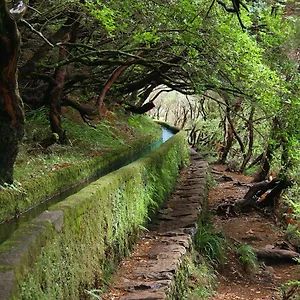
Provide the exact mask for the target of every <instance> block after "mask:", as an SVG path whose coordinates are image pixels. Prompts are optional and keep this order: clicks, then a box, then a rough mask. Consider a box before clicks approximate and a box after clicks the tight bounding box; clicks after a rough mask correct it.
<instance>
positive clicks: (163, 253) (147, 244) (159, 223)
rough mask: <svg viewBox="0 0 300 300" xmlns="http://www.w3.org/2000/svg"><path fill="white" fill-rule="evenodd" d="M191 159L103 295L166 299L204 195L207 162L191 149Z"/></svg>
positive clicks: (122, 298) (188, 241)
mask: <svg viewBox="0 0 300 300" xmlns="http://www.w3.org/2000/svg"><path fill="white" fill-rule="evenodd" d="M190 157H191V162H190V166H189V167H188V168H184V169H183V170H182V172H181V174H180V177H179V180H178V183H177V185H176V187H175V190H174V192H173V193H172V195H171V196H170V197H169V199H168V201H167V202H166V203H165V206H164V207H163V208H161V209H160V211H159V213H158V214H157V216H156V217H155V219H154V220H153V222H152V224H151V225H150V231H149V233H147V234H145V235H144V236H142V237H141V239H140V241H139V243H138V244H137V246H136V248H135V251H134V252H133V253H132V255H131V256H130V257H129V258H128V259H126V260H125V261H123V262H122V263H121V264H120V266H119V269H118V270H117V272H116V274H115V276H114V284H113V286H112V287H111V290H110V292H109V293H107V294H105V295H103V296H102V299H107V300H111V299H120V300H134V299H148V300H149V299H166V297H167V296H168V295H169V294H170V293H171V292H172V280H173V279H174V275H175V274H176V271H177V270H178V268H179V267H180V263H181V261H182V258H183V256H184V255H185V254H186V252H187V251H188V250H189V248H190V246H191V243H192V239H191V237H192V235H193V233H194V232H195V230H196V223H197V217H198V212H199V210H200V209H201V207H202V205H203V203H204V201H205V199H206V194H207V191H206V174H207V170H208V164H207V163H206V162H205V161H203V160H202V159H201V157H200V155H199V154H198V153H197V152H195V151H193V150H191V152H190Z"/></svg>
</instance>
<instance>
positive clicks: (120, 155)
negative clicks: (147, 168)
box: [0, 135, 159, 223]
mask: <svg viewBox="0 0 300 300" xmlns="http://www.w3.org/2000/svg"><path fill="white" fill-rule="evenodd" d="M158 138H159V136H150V135H149V136H145V137H143V139H141V140H138V141H136V142H134V143H131V144H130V145H127V146H124V148H123V149H118V150H117V151H115V152H114V151H112V152H111V153H109V154H106V155H105V157H103V156H99V157H94V158H92V159H89V160H86V161H83V162H79V163H78V164H73V165H70V166H68V167H65V168H61V169H57V170H55V171H53V172H51V173H50V174H49V175H48V176H40V177H37V178H34V179H31V180H28V181H26V182H24V183H23V184H22V187H21V188H20V189H5V190H2V191H0V223H1V222H3V221H5V220H8V219H10V218H12V217H13V216H15V215H18V214H19V213H21V212H24V211H27V210H28V209H30V208H31V207H34V206H36V205H37V204H38V203H40V202H41V201H44V200H45V199H48V198H50V197H52V196H53V195H55V194H59V193H60V192H62V191H65V190H67V189H68V188H70V187H71V186H74V184H76V183H77V184H78V183H80V182H82V181H84V180H86V179H87V178H90V177H93V176H94V175H95V174H96V173H97V172H98V171H99V169H104V168H106V167H107V166H108V165H110V164H112V163H113V162H115V161H118V160H122V159H125V158H126V157H129V156H131V155H133V154H135V153H138V152H139V151H140V150H141V149H143V148H145V147H147V146H148V145H150V144H151V143H153V142H155V141H156V140H157V139H158ZM41 187H42V188H41Z"/></svg>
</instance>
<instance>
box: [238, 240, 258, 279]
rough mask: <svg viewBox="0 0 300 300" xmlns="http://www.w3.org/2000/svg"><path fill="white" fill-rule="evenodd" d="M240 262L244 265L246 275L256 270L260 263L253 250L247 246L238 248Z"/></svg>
mask: <svg viewBox="0 0 300 300" xmlns="http://www.w3.org/2000/svg"><path fill="white" fill-rule="evenodd" d="M237 253H238V254H239V260H240V262H241V263H242V265H243V268H244V271H245V272H246V273H251V272H253V271H254V270H256V268H257V266H258V261H257V257H256V254H255V252H254V250H253V248H252V247H251V246H249V245H247V244H243V245H241V246H239V247H238V248H237Z"/></svg>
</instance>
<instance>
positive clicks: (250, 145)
mask: <svg viewBox="0 0 300 300" xmlns="http://www.w3.org/2000/svg"><path fill="white" fill-rule="evenodd" d="M254 111H255V108H254V106H252V107H251V111H250V116H249V121H248V129H249V142H248V151H247V153H246V154H245V155H244V159H243V163H242V165H241V168H240V172H244V170H245V168H246V166H247V164H248V162H249V161H250V159H251V157H252V150H253V143H254V126H253V116H254Z"/></svg>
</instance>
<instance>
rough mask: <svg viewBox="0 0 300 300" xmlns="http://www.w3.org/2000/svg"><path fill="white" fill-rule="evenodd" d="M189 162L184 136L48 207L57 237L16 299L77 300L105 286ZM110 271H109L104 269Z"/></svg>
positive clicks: (35, 264)
mask: <svg viewBox="0 0 300 300" xmlns="http://www.w3.org/2000/svg"><path fill="white" fill-rule="evenodd" d="M187 157H188V148H187V143H186V140H185V135H184V133H183V132H181V133H178V134H177V135H176V136H174V137H173V138H172V139H170V140H169V141H167V142H166V143H165V144H164V145H163V146H161V147H160V148H159V149H158V150H157V151H155V152H153V153H151V154H150V155H148V156H146V157H144V158H142V159H140V160H138V161H136V162H135V163H133V164H130V165H128V166H126V167H123V168H121V169H120V170H118V171H115V172H112V173H110V174H109V175H106V176H104V177H102V178H100V179H99V180H97V181H95V182H93V183H92V184H90V185H89V186H87V187H86V188H84V189H82V190H81V191H80V192H78V193H77V194H75V195H72V196H70V197H68V198H67V199H66V200H64V201H63V202H60V203H58V204H56V205H54V206H53V207H51V209H52V210H61V211H63V215H64V222H63V229H62V232H60V233H56V232H54V231H53V232H54V233H55V234H54V235H53V238H51V239H49V240H47V241H46V244H45V245H44V247H43V249H42V250H41V253H40V255H39V256H38V259H37V260H36V261H35V263H34V267H32V269H31V271H30V272H29V273H28V274H27V276H26V277H25V279H24V280H23V281H22V282H19V283H20V286H21V292H20V298H21V299H26V300H27V299H39V300H41V299H47V300H48V299H82V298H83V297H84V293H83V289H84V288H87V289H88V288H92V287H93V286H95V285H99V284H101V282H103V281H105V280H106V278H105V277H106V276H107V270H108V269H110V270H111V269H112V266H113V265H114V264H115V263H116V262H117V261H118V260H119V259H120V258H121V257H122V256H123V255H124V254H126V252H128V248H129V247H130V244H131V243H132V242H133V240H134V237H135V236H136V235H137V233H138V231H139V229H140V227H141V226H143V225H144V224H145V223H146V222H147V220H148V217H149V214H150V212H151V211H153V210H155V209H156V208H157V207H158V206H159V205H160V204H161V203H163V202H164V200H165V198H166V196H167V195H168V194H169V193H170V192H171V191H172V188H173V186H174V184H175V182H176V179H177V174H178V171H179V169H180V167H181V166H182V164H183V163H184V162H186V160H187ZM108 266H109V268H108Z"/></svg>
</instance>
